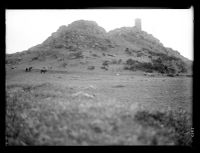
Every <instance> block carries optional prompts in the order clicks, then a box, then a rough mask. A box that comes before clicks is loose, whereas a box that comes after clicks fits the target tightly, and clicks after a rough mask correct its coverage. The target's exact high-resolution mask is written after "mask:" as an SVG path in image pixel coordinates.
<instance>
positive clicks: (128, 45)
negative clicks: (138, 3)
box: [6, 20, 192, 74]
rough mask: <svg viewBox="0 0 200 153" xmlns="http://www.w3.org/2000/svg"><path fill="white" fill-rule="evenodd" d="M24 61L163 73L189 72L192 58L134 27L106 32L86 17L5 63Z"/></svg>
mask: <svg viewBox="0 0 200 153" xmlns="http://www.w3.org/2000/svg"><path fill="white" fill-rule="evenodd" d="M27 64H28V65H33V66H34V67H38V68H39V67H41V66H49V65H51V66H53V67H54V68H55V69H66V68H67V69H70V68H72V67H73V69H81V70H83V69H85V70H91V69H90V68H89V67H91V66H93V68H94V69H100V70H103V71H106V70H107V71H109V70H112V71H138V70H139V71H145V72H158V73H166V74H171V73H173V74H178V73H191V69H192V61H190V60H188V59H187V58H185V57H183V56H182V55H180V53H179V52H178V51H174V50H173V49H171V48H166V47H164V46H163V44H162V43H161V42H160V41H159V40H158V39H157V38H155V37H154V36H152V35H151V34H148V33H147V32H145V31H142V30H140V29H138V28H137V27H136V26H135V27H122V28H118V29H114V30H112V31H109V32H106V31H105V29H103V28H102V27H100V26H98V24H97V23H96V22H94V21H86V20H78V21H75V22H73V23H71V24H69V25H68V26H65V25H63V26H61V27H59V28H58V30H57V31H56V32H54V33H52V35H51V36H50V37H48V38H47V39H46V40H45V41H44V42H43V43H41V44H39V45H36V46H34V47H32V48H30V49H28V50H26V51H23V52H19V53H15V54H11V55H7V56H6V65H7V66H12V65H15V66H18V67H20V68H24V67H25V66H26V65H27ZM92 70H93V69H92Z"/></svg>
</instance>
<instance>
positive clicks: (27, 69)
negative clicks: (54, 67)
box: [25, 67, 33, 72]
mask: <svg viewBox="0 0 200 153" xmlns="http://www.w3.org/2000/svg"><path fill="white" fill-rule="evenodd" d="M32 68H33V67H29V68H26V69H25V71H26V72H31V70H32Z"/></svg>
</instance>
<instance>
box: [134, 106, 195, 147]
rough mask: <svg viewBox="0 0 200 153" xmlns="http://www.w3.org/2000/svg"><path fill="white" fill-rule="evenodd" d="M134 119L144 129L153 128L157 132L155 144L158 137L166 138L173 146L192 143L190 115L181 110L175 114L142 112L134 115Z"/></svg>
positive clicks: (168, 112)
mask: <svg viewBox="0 0 200 153" xmlns="http://www.w3.org/2000/svg"><path fill="white" fill-rule="evenodd" d="M134 119H135V121H136V122H138V123H139V124H141V125H142V126H144V127H145V128H153V129H154V130H155V131H156V132H157V133H156V134H155V139H156V140H155V142H154V143H155V144H156V143H158V136H159V137H160V138H161V137H168V139H170V140H171V141H172V142H174V143H175V145H191V143H192V138H191V135H190V130H191V126H192V123H191V122H190V121H191V115H190V114H189V113H187V112H186V111H184V110H182V109H180V110H179V111H176V112H175V111H166V112H160V111H155V112H149V111H147V110H142V111H138V112H137V113H136V115H135V118H134ZM156 141H157V142H156Z"/></svg>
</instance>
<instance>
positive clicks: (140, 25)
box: [135, 18, 142, 31]
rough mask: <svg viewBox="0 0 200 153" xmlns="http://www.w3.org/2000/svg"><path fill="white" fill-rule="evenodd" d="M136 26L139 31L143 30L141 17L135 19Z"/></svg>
mask: <svg viewBox="0 0 200 153" xmlns="http://www.w3.org/2000/svg"><path fill="white" fill-rule="evenodd" d="M135 27H136V28H137V29H138V30H139V31H141V30H142V23H141V19H139V18H137V19H135Z"/></svg>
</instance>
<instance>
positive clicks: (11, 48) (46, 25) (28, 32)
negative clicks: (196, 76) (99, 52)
mask: <svg viewBox="0 0 200 153" xmlns="http://www.w3.org/2000/svg"><path fill="white" fill-rule="evenodd" d="M136 18H140V19H141V20H142V30H144V31H146V32H147V33H149V34H152V35H153V36H154V37H156V38H158V39H159V40H160V41H161V43H163V45H164V46H165V47H170V48H172V49H174V50H177V51H179V52H180V53H181V55H183V56H185V57H187V58H189V59H192V60H193V8H190V9H85V10H84V9H82V10H79V9H76V10H6V53H15V52H20V51H23V50H27V49H28V48H31V47H33V46H35V45H37V44H40V43H42V42H43V41H44V40H45V39H47V37H49V36H50V35H51V33H53V32H55V31H56V30H57V29H58V28H59V27H60V26H61V25H68V24H70V23H71V22H73V21H76V20H80V19H83V20H92V21H96V22H97V24H98V25H99V26H101V27H103V28H104V29H105V30H106V31H109V30H112V29H115V28H120V27H123V26H125V27H129V26H130V27H131V26H134V25H135V19H136Z"/></svg>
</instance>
